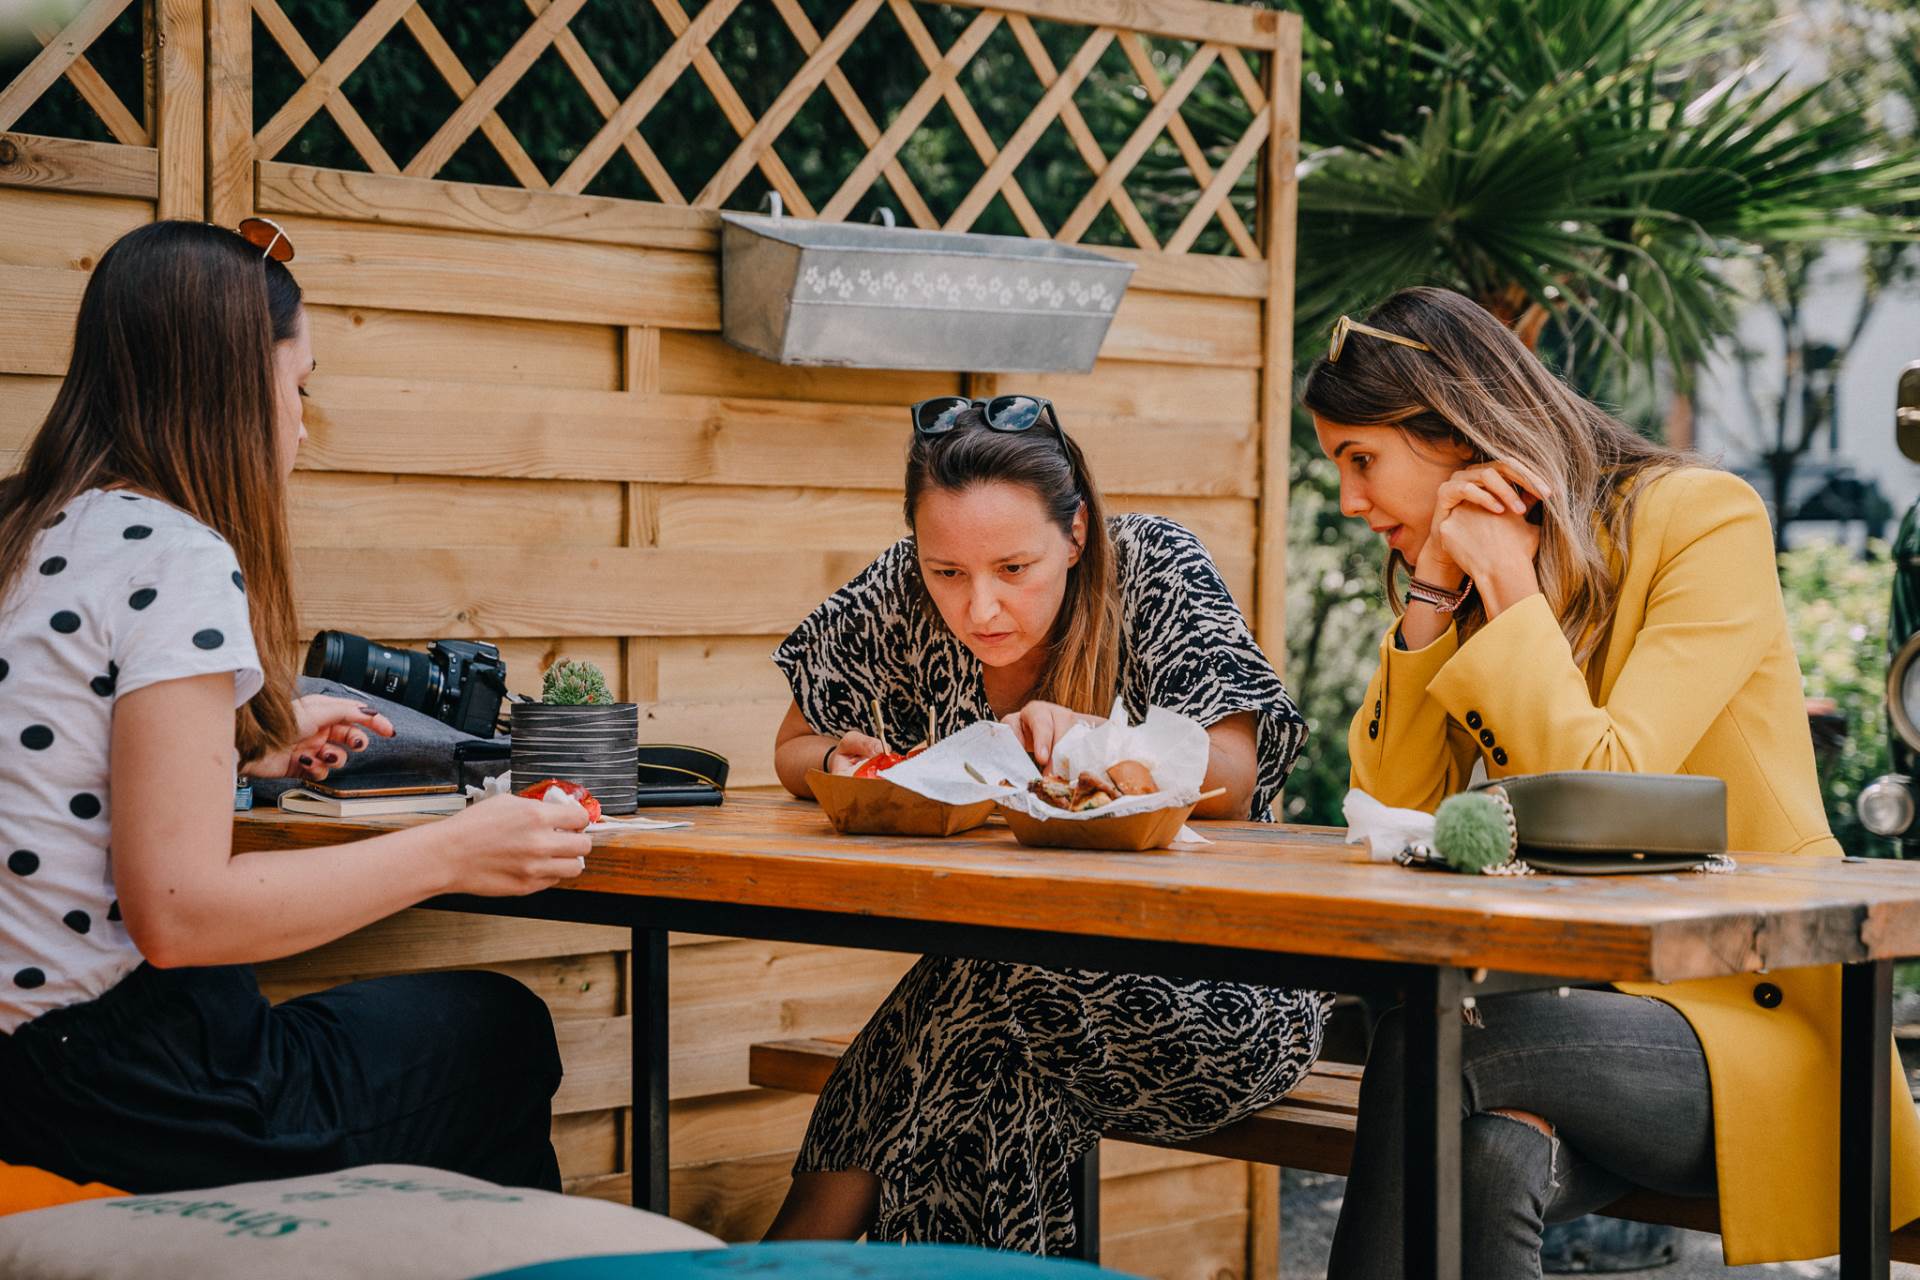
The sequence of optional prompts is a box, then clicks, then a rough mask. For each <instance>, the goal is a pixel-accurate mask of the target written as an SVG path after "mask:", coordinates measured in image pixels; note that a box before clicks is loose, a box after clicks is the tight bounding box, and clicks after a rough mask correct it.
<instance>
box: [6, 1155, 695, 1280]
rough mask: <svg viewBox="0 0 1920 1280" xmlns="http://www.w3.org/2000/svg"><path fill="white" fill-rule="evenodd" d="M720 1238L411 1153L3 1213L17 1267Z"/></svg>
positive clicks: (205, 1268)
mask: <svg viewBox="0 0 1920 1280" xmlns="http://www.w3.org/2000/svg"><path fill="white" fill-rule="evenodd" d="M721 1247H722V1245H721V1242H720V1241H719V1240H717V1239H715V1238H714V1237H712V1236H710V1235H708V1234H707V1233H706V1232H704V1231H696V1230H695V1229H694V1228H692V1227H689V1226H686V1225H685V1224H683V1223H679V1222H675V1221H674V1220H673V1219H671V1218H663V1217H660V1216H659V1215H657V1214H651V1213H644V1212H642V1211H641V1210H638V1209H629V1208H626V1207H625V1206H622V1205H617V1204H610V1203H608V1202H606V1201H604V1200H590V1199H587V1198H585V1197H581V1196H563V1195H556V1194H554V1193H552V1192H546V1191H529V1190H526V1189H524V1188H520V1187H502V1186H498V1185H496V1184H494V1183H491V1182H483V1181H481V1180H480V1179H478V1178H468V1177H462V1176H461V1175H459V1174H455V1173H445V1172H442V1171H441V1170H438V1169H422V1168H417V1167H415V1166H412V1165H367V1166H364V1167H362V1168H358V1169H348V1170H345V1171H343V1172H340V1173H328V1174H318V1175H314V1176H311V1177H304V1178H286V1179H282V1180H280V1181H276V1182H243V1183H240V1184H238V1185H235V1186H231V1187H213V1188H209V1189H207V1190H202V1191H183V1192H176V1193H173V1194H169V1195H141V1196H120V1197H118V1198H115V1199H105V1200H87V1201H82V1202H79V1203H75V1204H65V1205H60V1206H59V1207H57V1208H51V1209H39V1210H36V1211H34V1212H31V1213H17V1214H14V1215H12V1216H11V1217H6V1218H0V1276H5V1277H7V1280H259V1278H260V1277H262V1276H272V1277H274V1280H322V1278H324V1280H336V1278H337V1277H341V1276H382V1277H395V1278H396V1280H400V1278H404V1280H468V1278H469V1277H473V1276H478V1275H484V1274H486V1273H488V1272H493V1271H499V1270H501V1269H502V1268H509V1267H524V1266H529V1265H531V1264H533V1263H537V1262H548V1261H553V1260H556V1259H564V1258H578V1257H585V1256H590V1255H593V1254H606V1253H655V1252H661V1251H665V1250H688V1249H718V1248H721Z"/></svg>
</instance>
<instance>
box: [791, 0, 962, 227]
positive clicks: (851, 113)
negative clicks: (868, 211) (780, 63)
mask: <svg viewBox="0 0 1920 1280" xmlns="http://www.w3.org/2000/svg"><path fill="white" fill-rule="evenodd" d="M773 4H774V8H775V9H777V10H779V12H780V18H781V20H782V21H784V22H785V23H786V24H787V30H789V31H791V32H793V38H794V39H796V40H798V41H799V42H800V52H802V53H812V52H813V51H814V50H815V49H818V48H819V47H820V33H819V32H818V31H816V30H815V29H814V26H813V21H812V19H810V18H808V17H807V11H806V10H805V9H802V8H801V7H800V4H799V0H773ZM827 92H828V93H830V94H832V95H833V100H834V101H835V102H837V103H839V104H840V111H841V114H843V115H845V116H846V117H847V123H849V124H851V125H852V126H853V131H854V133H855V134H856V135H857V136H858V137H859V139H860V141H861V143H862V144H863V145H865V146H866V147H867V149H868V150H872V149H873V147H874V146H875V144H877V143H878V142H879V141H880V126H879V125H878V124H877V123H875V121H874V118H873V116H872V115H871V114H869V113H868V111H867V108H866V106H865V104H863V103H862V102H861V101H860V96H859V95H858V94H857V93H855V92H854V89H853V84H852V82H851V81H849V80H848V79H847V75H846V72H844V71H842V70H840V68H839V67H838V66H835V67H834V69H833V70H832V71H829V72H828V73H827ZM880 171H881V173H882V174H884V175H885V177H886V179H887V185H888V186H890V187H892V188H893V194H894V198H895V199H896V200H898V201H899V202H900V207H901V208H902V209H904V210H906V213H907V217H909V218H911V219H912V220H913V225H914V226H916V227H920V228H922V229H923V230H928V231H931V230H933V229H934V228H936V227H938V226H939V225H940V220H939V219H938V218H935V217H934V216H933V210H932V209H930V208H928V207H927V202H926V200H925V199H924V198H922V196H921V195H920V189H919V188H918V187H916V186H914V185H913V179H911V178H909V177H908V176H907V171H906V169H905V168H903V167H902V166H901V165H900V163H899V162H898V161H894V160H889V161H888V162H887V163H886V164H885V165H883V166H881V170H880ZM863 194H864V193H863ZM848 208H849V210H850V209H851V206H849V207H848ZM846 212H847V211H842V212H841V213H838V214H833V213H828V212H826V211H824V210H823V211H822V213H821V216H822V217H824V218H830V219H834V220H838V219H840V218H844V217H846Z"/></svg>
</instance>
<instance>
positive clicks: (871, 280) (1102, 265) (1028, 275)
mask: <svg viewBox="0 0 1920 1280" xmlns="http://www.w3.org/2000/svg"><path fill="white" fill-rule="evenodd" d="M722 222H723V223H724V224H725V225H724V227H723V229H722V231H721V237H720V277H721V325H722V328H723V330H724V332H725V336H726V339H727V341H728V342H730V343H732V344H733V345H734V346H736V347H740V348H743V349H744V350H747V351H751V352H753V353H754V354H755V355H759V356H764V357H766V358H767V359H769V360H774V361H778V362H779V363H781V364H801V365H842V366H847V367H851V368H860V369H962V370H979V371H983V372H984V371H1004V372H1010V373H1012V372H1019V373H1040V372H1070V373H1085V372H1087V371H1088V370H1090V369H1092V368H1093V361H1094V357H1095V356H1097V355H1098V354H1099V352H1100V343H1101V341H1102V340H1103V339H1105V337H1106V336H1107V326H1108V325H1110V324H1111V323H1112V322H1113V313H1114V310H1115V308H1117V307H1118V306H1119V305H1120V298H1121V296H1122V295H1123V294H1125V293H1126V289H1127V279H1128V277H1130V276H1131V275H1132V274H1133V264H1132V263H1130V262H1122V261H1117V260H1115V259H1113V258H1109V257H1106V256H1104V255H1102V254H1099V253H1096V252H1094V251H1093V250H1091V249H1083V248H1080V247H1078V246H1076V245H1064V244H1055V243H1054V242H1052V241H1050V240H1029V239H1025V238H1023V237H1020V236H988V235H974V234H964V235H962V234H953V233H948V232H944V231H917V230H911V229H908V228H903V227H888V226H871V225H867V224H864V223H854V222H813V221H809V220H806V219H802V218H784V217H777V216H776V217H762V216H756V215H751V214H734V213H729V214H724V215H722Z"/></svg>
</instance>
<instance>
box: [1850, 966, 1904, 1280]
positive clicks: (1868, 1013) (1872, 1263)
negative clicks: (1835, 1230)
mask: <svg viewBox="0 0 1920 1280" xmlns="http://www.w3.org/2000/svg"><path fill="white" fill-rule="evenodd" d="M1892 1022H1893V962H1892V961H1890V960H1869V961H1863V962H1861V963H1859V964H1849V965H1842V966H1841V968H1840V1280H1887V1275H1888V1272H1889V1264H1888V1256H1887V1235H1888V1219H1889V1218H1891V1216H1892V1206H1891V1193H1890V1190H1889V1186H1890V1181H1891V1176H1892V1175H1891V1167H1892V1157H1891V1155H1890V1154H1889V1152H1890V1138H1889V1133H1888V1125H1889V1123H1890V1118H1889V1114H1888V1113H1889V1110H1890V1106H1889V1100H1890V1098H1891V1095H1892V1090H1893V1078H1892V1059H1891V1053H1892V1049H1891V1047H1890V1046H1891V1043H1892V1039H1893V1026H1892Z"/></svg>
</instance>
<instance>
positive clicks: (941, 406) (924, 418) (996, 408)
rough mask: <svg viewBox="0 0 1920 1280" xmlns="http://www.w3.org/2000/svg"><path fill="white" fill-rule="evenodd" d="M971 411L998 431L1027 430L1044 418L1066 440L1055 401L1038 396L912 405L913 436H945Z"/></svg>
mask: <svg viewBox="0 0 1920 1280" xmlns="http://www.w3.org/2000/svg"><path fill="white" fill-rule="evenodd" d="M968 409H978V410H980V412H981V413H982V414H983V415H985V417H986V420H987V426H989V427H990V428H992V429H993V430H995V431H1007V432H1014V431H1027V430H1030V429H1032V428H1033V426H1034V425H1035V424H1037V423H1038V422H1039V421H1040V420H1041V418H1043V417H1044V418H1045V419H1046V420H1047V422H1048V423H1049V424H1051V425H1052V427H1053V433H1054V434H1055V435H1057V436H1060V438H1061V439H1062V440H1065V439H1066V436H1065V435H1064V434H1063V433H1062V432H1061V430H1060V417H1059V415H1058V414H1056V413H1055V412H1054V408H1053V401H1051V400H1044V399H1042V398H1041V397H1039V396H995V397H993V399H991V400H974V399H972V398H970V397H968V396H935V397H934V398H933V399H931V400H922V401H920V402H919V403H918V404H916V405H914V406H913V411H912V412H913V433H914V434H915V435H918V436H943V435H946V434H947V433H948V432H949V431H952V430H953V429H954V427H955V426H956V425H957V420H958V419H959V417H960V415H961V414H962V413H964V412H965V411H966V410H968Z"/></svg>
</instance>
